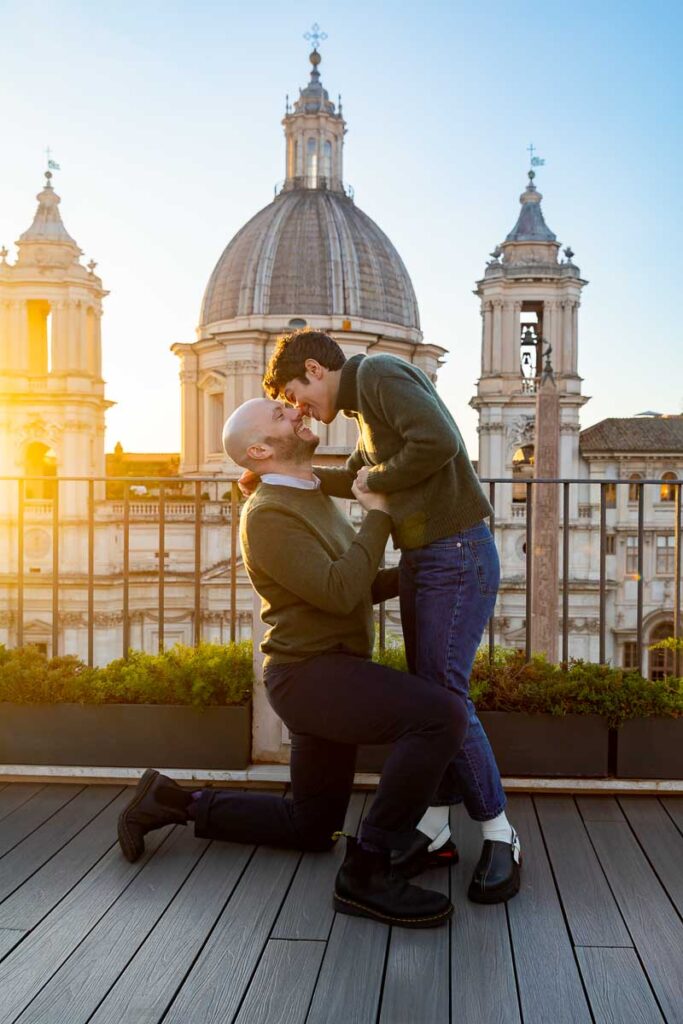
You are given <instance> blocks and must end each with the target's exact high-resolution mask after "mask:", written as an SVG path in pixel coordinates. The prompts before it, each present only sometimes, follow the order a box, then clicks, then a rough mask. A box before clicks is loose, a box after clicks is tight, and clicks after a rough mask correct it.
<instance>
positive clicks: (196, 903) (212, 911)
mask: <svg viewBox="0 0 683 1024" xmlns="http://www.w3.org/2000/svg"><path fill="white" fill-rule="evenodd" d="M252 853H253V847H251V846H241V845H238V844H234V843H211V845H210V846H209V849H208V850H207V852H206V853H205V854H204V856H203V857H202V859H201V860H200V861H199V863H198V865H197V867H196V868H195V870H194V871H193V872H192V874H191V875H190V877H189V878H188V879H187V881H186V882H185V884H184V885H183V887H182V888H181V889H180V891H179V892H178V894H177V895H176V897H175V898H174V900H173V902H172V903H171V904H170V906H169V908H168V910H167V911H166V913H165V914H164V915H163V917H162V918H161V919H160V920H159V921H158V922H157V923H156V925H155V927H154V928H153V930H152V931H151V932H150V934H149V935H148V937H147V939H146V940H145V942H144V943H143V945H142V946H141V947H140V949H138V951H137V953H136V954H135V956H134V957H133V959H132V960H131V962H130V964H129V965H128V966H127V968H126V970H125V971H124V972H123V973H122V974H121V975H120V976H119V978H118V980H117V982H116V984H115V985H114V986H113V987H112V988H111V989H110V991H109V992H108V994H107V996H106V998H105V999H104V1001H103V1002H102V1003H101V1005H100V1006H99V1007H98V1009H97V1011H96V1012H95V1014H94V1016H93V1017H92V1020H91V1022H90V1024H121V1022H122V1021H130V1022H131V1024H133V1022H134V1024H156V1022H157V1021H159V1020H160V1019H161V1017H162V1016H163V1014H164V1012H165V1010H166V1008H167V1006H168V1005H169V1004H170V1003H171V1002H172V1000H173V997H174V995H175V993H176V992H177V991H178V988H179V987H180V985H181V983H182V981H183V979H184V978H185V975H186V974H187V972H188V971H189V970H190V968H191V966H192V964H193V963H194V960H195V958H196V957H197V955H198V953H199V952H200V950H201V948H202V946H203V945H204V943H205V941H206V938H207V936H208V935H209V933H210V932H211V929H212V928H213V926H214V925H215V923H216V921H217V919H218V917H219V915H220V914H221V912H222V910H223V908H224V906H225V904H226V902H227V900H228V899H229V897H230V895H231V893H232V891H233V889H234V888H235V886H236V884H237V882H238V881H239V879H240V876H241V874H242V872H243V871H244V868H245V866H246V864H247V863H248V861H249V858H250V857H251V855H252ZM150 867H151V865H150Z"/></svg>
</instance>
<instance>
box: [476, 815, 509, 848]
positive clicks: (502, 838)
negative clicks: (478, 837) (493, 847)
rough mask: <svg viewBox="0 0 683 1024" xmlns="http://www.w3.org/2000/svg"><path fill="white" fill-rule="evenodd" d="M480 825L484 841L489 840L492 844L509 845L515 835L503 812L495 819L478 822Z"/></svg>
mask: <svg viewBox="0 0 683 1024" xmlns="http://www.w3.org/2000/svg"><path fill="white" fill-rule="evenodd" d="M480 825H481V831H482V835H483V836H484V839H490V840H491V841H492V842H497V843H511V842H512V841H513V838H514V837H515V836H516V834H517V833H516V832H515V830H514V829H513V827H512V825H511V824H510V822H509V821H508V820H507V818H506V816H505V811H501V812H500V814H499V815H498V817H497V818H491V820H490V821H482V822H480Z"/></svg>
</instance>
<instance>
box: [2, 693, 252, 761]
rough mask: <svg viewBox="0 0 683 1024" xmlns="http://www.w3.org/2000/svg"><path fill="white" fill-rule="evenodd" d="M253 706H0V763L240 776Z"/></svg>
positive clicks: (246, 758) (247, 749) (248, 744)
mask: <svg viewBox="0 0 683 1024" xmlns="http://www.w3.org/2000/svg"><path fill="white" fill-rule="evenodd" d="M250 756H251V704H250V703H249V704H246V705H243V706H240V707H209V708H192V707H185V706H179V705H169V704H9V703H2V704H0V763H1V764H36V765H38V764H40V765H48V764H49V765H78V766H81V765H87V766H89V767H112V768H216V769H230V768H246V767H247V765H248V764H249V763H250Z"/></svg>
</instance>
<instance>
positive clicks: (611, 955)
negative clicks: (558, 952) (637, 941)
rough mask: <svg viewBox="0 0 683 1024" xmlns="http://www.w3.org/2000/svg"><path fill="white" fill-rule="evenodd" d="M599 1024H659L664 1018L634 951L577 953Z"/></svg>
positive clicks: (593, 950)
mask: <svg viewBox="0 0 683 1024" xmlns="http://www.w3.org/2000/svg"><path fill="white" fill-rule="evenodd" d="M576 956H577V959H578V961H579V967H580V968H581V974H582V975H583V980H584V982H585V985H586V989H587V991H588V999H589V1000H590V1004H591V1008H592V1010H593V1015H594V1017H595V1024H657V1022H662V1021H663V1020H664V1018H663V1017H662V1015H661V1013H660V1012H659V1007H658V1006H657V1001H656V999H655V998H654V996H653V995H652V989H651V988H650V986H649V985H648V982H647V978H646V976H645V974H644V973H643V969H642V967H641V966H640V961H639V960H638V957H637V955H636V952H635V950H634V949H588V948H586V949H582V948H578V949H577V950H576Z"/></svg>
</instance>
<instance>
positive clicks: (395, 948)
mask: <svg viewBox="0 0 683 1024" xmlns="http://www.w3.org/2000/svg"><path fill="white" fill-rule="evenodd" d="M413 881H414V882H415V884H416V885H420V886H422V887H423V888H425V889H436V890H437V892H443V893H445V894H446V895H449V894H450V879H449V872H448V869H446V868H441V869H440V870H436V871H425V872H424V873H423V874H421V875H419V876H418V877H417V878H415V879H413ZM456 913H457V911H456ZM448 930H449V925H448V924H447V925H444V926H442V927H441V928H425V929H422V930H419V929H415V930H413V929H409V928H392V929H391V937H390V939H389V955H388V957H387V964H386V971H385V975H384V986H383V989H382V1003H381V1011H380V1018H379V1020H380V1024H397V1022H398V1021H403V1020H405V1021H420V1024H448V1021H449V1018H450V1008H449V1004H450V983H449V971H450V965H449V952H450V950H449V946H450V941H449V939H450V937H449V934H448Z"/></svg>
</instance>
